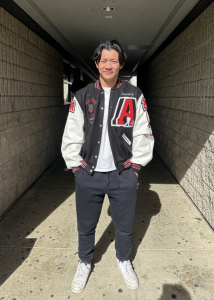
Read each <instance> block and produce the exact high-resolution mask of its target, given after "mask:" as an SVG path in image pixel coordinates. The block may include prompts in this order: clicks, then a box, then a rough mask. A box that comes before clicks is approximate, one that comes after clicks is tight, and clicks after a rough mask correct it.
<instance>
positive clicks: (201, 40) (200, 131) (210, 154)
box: [140, 3, 214, 227]
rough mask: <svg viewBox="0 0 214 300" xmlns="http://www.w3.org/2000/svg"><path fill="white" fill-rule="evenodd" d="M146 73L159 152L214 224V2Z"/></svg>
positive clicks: (143, 80)
mask: <svg viewBox="0 0 214 300" xmlns="http://www.w3.org/2000/svg"><path fill="white" fill-rule="evenodd" d="M143 73H144V74H146V77H145V76H144V78H143V77H142V73H141V77H140V81H141V82H140V83H141V87H142V88H143V91H144V93H145V96H146V97H147V102H148V107H149V112H150V117H151V125H152V128H153V132H154V136H155V149H156V152H157V153H158V155H159V156H160V157H161V158H162V160H163V161H164V162H165V164H166V165H167V166H168V168H169V170H170V171H171V172H172V173H173V175H174V176H175V178H176V179H177V180H178V181H179V183H180V184H181V186H182V187H183V188H184V189H185V191H186V192H187V194H188V195H189V197H190V198H191V199H192V201H193V202H194V203H195V204H196V206H197V207H198V208H199V209H200V211H201V212H202V213H203V215H204V216H205V218H206V219H207V220H208V222H209V223H210V224H211V226H212V227H214V135H213V134H214V3H212V4H211V5H210V6H209V7H208V8H207V9H206V10H205V11H204V12H203V13H202V14H201V15H200V16H199V17H198V18H197V19H196V20H195V21H194V22H193V23H192V24H191V25H190V26H189V27H188V28H187V29H186V30H185V31H183V32H182V33H181V34H180V35H179V36H178V37H177V38H176V39H175V40H174V41H173V42H172V43H171V44H170V45H169V46H168V47H167V48H165V50H164V51H163V52H161V54H160V55H158V56H157V57H156V58H155V59H154V60H153V61H152V62H151V63H150V64H149V65H148V67H147V69H146V70H143ZM193 217H195V216H193Z"/></svg>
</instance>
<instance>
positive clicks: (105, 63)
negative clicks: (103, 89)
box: [96, 49, 123, 82]
mask: <svg viewBox="0 0 214 300" xmlns="http://www.w3.org/2000/svg"><path fill="white" fill-rule="evenodd" d="M96 67H97V69H98V70H99V73H100V76H101V78H102V79H103V80H104V81H106V82H113V81H116V80H117V78H118V74H119V71H120V69H122V67H123V66H121V65H120V63H119V54H118V52H117V51H116V50H113V49H111V50H106V49H104V50H103V51H102V54H101V58H100V62H99V63H96Z"/></svg>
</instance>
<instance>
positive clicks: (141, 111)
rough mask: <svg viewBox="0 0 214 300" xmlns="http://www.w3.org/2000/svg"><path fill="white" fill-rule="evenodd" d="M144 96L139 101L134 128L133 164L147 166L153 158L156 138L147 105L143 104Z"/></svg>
mask: <svg viewBox="0 0 214 300" xmlns="http://www.w3.org/2000/svg"><path fill="white" fill-rule="evenodd" d="M143 99H144V96H143V94H142V95H141V96H140V98H139V99H138V101H137V109H136V119H135V124H134V127H133V144H132V154H133V155H132V158H131V162H132V163H135V164H138V165H141V166H145V165H147V164H148V163H149V162H150V161H151V160H152V157H153V147H154V137H153V135H152V130H151V126H150V124H149V122H150V120H149V115H148V112H147V107H145V106H144V104H145V105H146V103H142V100H143Z"/></svg>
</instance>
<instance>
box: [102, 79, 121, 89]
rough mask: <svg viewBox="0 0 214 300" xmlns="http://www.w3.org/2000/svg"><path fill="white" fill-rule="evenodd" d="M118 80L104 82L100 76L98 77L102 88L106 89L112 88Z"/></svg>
mask: <svg viewBox="0 0 214 300" xmlns="http://www.w3.org/2000/svg"><path fill="white" fill-rule="evenodd" d="M117 80H118V78H117V79H116V80H115V79H114V80H112V81H105V80H104V79H103V78H102V77H101V76H100V83H101V85H102V87H108V88H112V87H113V86H114V85H115V84H116V82H117Z"/></svg>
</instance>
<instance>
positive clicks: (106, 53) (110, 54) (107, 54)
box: [101, 49, 119, 59]
mask: <svg viewBox="0 0 214 300" xmlns="http://www.w3.org/2000/svg"><path fill="white" fill-rule="evenodd" d="M101 58H105V59H113V58H114V59H118V58H119V53H118V52H117V51H116V50H114V49H111V50H106V49H103V51H102V53H101Z"/></svg>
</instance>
